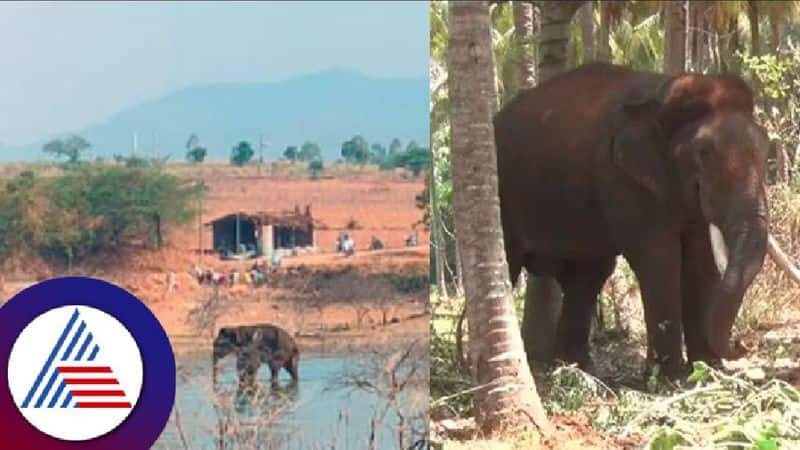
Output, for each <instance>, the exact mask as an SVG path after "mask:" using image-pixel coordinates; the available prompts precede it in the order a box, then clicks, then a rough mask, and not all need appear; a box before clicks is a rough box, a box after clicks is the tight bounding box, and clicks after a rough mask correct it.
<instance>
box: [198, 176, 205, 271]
mask: <svg viewBox="0 0 800 450" xmlns="http://www.w3.org/2000/svg"><path fill="white" fill-rule="evenodd" d="M201 183H202V182H201ZM197 252H198V253H197V254H198V257H197V266H198V267H201V268H202V267H203V253H204V251H203V194H202V193H200V194H199V195H198V196H197Z"/></svg>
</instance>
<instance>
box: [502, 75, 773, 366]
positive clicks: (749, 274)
mask: <svg viewBox="0 0 800 450" xmlns="http://www.w3.org/2000/svg"><path fill="white" fill-rule="evenodd" d="M494 125H495V139H496V143H497V155H498V175H499V192H500V206H501V216H502V221H503V232H504V236H505V242H506V253H507V258H508V263H509V270H510V272H511V277H512V280H514V282H516V279H517V277H518V275H519V273H520V271H521V269H522V268H523V267H524V268H525V269H526V270H527V272H528V273H529V274H531V275H532V278H533V280H532V282H533V283H534V286H533V288H534V289H533V290H534V292H539V293H541V294H542V295H538V296H535V297H533V298H532V299H529V300H528V301H527V302H526V303H527V304H526V305H525V318H524V320H523V323H524V324H525V325H524V326H526V327H528V328H529V330H528V333H527V338H526V339H527V342H526V349H527V351H528V353H529V355H531V356H532V358H533V359H536V360H551V359H553V358H554V357H558V358H560V359H564V360H566V361H570V362H578V363H579V364H580V365H582V366H583V367H591V359H590V357H589V347H588V338H589V328H590V324H591V319H592V317H593V314H594V311H595V306H596V302H597V298H598V294H599V293H600V290H601V289H602V286H603V284H604V282H605V280H606V278H608V276H609V275H610V274H611V272H612V271H613V269H614V264H615V261H616V259H615V258H616V256H617V255H620V254H621V255H623V256H624V257H625V259H626V260H627V261H628V262H629V264H630V266H631V268H632V269H633V271H634V273H635V274H636V277H637V279H638V281H639V286H640V288H641V292H642V299H643V303H644V311H645V322H646V325H647V343H648V365H649V366H651V367H652V366H653V365H659V366H660V367H661V370H662V371H663V372H664V373H666V374H667V375H669V376H673V377H674V376H678V375H679V374H680V373H682V370H683V368H684V365H683V347H682V344H683V341H684V340H685V344H686V348H687V354H688V358H689V360H690V361H696V360H705V361H709V362H712V363H713V362H717V361H718V360H719V358H729V357H731V356H732V355H733V354H734V350H733V349H732V346H731V343H730V341H731V330H732V327H733V323H734V320H735V318H736V315H737V314H738V311H739V308H740V306H741V303H742V298H743V296H744V293H745V291H746V289H747V287H748V286H749V285H750V283H751V281H752V280H753V277H754V276H755V275H756V273H758V271H759V270H760V269H761V266H762V264H763V261H764V255H765V252H766V245H767V228H768V211H767V199H766V195H765V188H764V183H765V176H766V173H765V172H766V156H767V148H768V139H767V136H766V134H765V133H764V131H763V130H762V128H761V127H760V126H759V125H758V124H756V122H755V121H754V119H753V94H752V91H751V90H750V88H749V87H748V86H747V84H746V83H745V82H744V81H743V80H742V79H741V78H739V77H738V76H735V75H714V76H711V75H695V74H683V75H678V76H668V75H662V74H657V73H647V72H639V71H634V70H630V69H627V68H623V67H618V66H613V65H609V64H602V63H595V64H588V65H585V66H582V67H579V68H577V69H575V70H572V71H569V72H566V73H563V74H561V75H559V76H556V77H554V78H552V79H550V80H548V81H546V82H544V83H542V84H541V85H539V86H537V87H536V88H533V89H530V90H527V91H524V92H522V93H521V94H519V95H518V96H517V97H516V98H514V99H513V100H512V101H510V102H509V103H508V104H507V105H506V106H505V107H504V108H503V109H502V110H501V111H500V112H499V113H498V114H497V115H496V117H495V120H494ZM556 282H557V283H556ZM559 287H560V290H561V291H563V299H561V298H560V296H561V293H560V292H559V289H558V288H559ZM559 310H560V311H559ZM523 332H524V333H525V331H524V330H523ZM534 335H535V338H534V339H532V342H531V339H530V337H531V336H534Z"/></svg>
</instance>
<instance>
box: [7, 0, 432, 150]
mask: <svg viewBox="0 0 800 450" xmlns="http://www.w3.org/2000/svg"><path fill="white" fill-rule="evenodd" d="M428 35H429V34H428V3H427V2H422V1H421V2H398V3H393V2H375V3H372V2H363V3H361V2H319V3H313V2H309V3H301V4H298V3H292V2H284V3H264V4H257V3H249V2H248V3H225V4H224V5H223V4H221V3H209V2H200V3H196V4H185V3H182V4H170V3H155V2H145V3H144V4H141V3H140V4H136V5H134V4H132V3H111V4H95V3H87V4H81V3H68V4H62V3H60V2H59V3H58V4H56V3H40V4H33V5H31V4H13V3H11V4H5V3H4V4H0V145H2V144H24V143H27V142H29V141H33V140H37V139H40V138H44V137H47V136H49V135H53V134H55V133H59V132H64V131H69V130H72V129H77V128H80V127H83V126H85V125H88V124H90V123H94V122H98V121H102V120H103V119H105V118H106V117H108V116H109V115H111V114H113V113H114V112H117V111H118V110H120V109H121V108H123V107H126V106H131V105H134V104H137V103H141V102H143V101H145V100H150V99H153V98H157V97H160V96H161V95H163V94H166V93H168V92H170V91H172V90H175V89H178V88H181V87H184V86H188V85H192V84H201V83H213V82H237V81H249V82H252V81H274V80H280V79H284V78H288V77H291V76H293V75H297V74H302V73H308V72H314V71H319V70H324V69H329V68H347V69H354V70H357V71H360V72H363V73H366V74H370V75H375V76H381V77H426V76H427V74H428Z"/></svg>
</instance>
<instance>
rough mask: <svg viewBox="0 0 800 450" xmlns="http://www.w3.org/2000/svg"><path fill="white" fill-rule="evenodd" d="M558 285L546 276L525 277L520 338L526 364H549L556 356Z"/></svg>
mask: <svg viewBox="0 0 800 450" xmlns="http://www.w3.org/2000/svg"><path fill="white" fill-rule="evenodd" d="M561 299H562V293H561V286H559V285H558V282H556V279H555V278H553V277H549V276H531V275H529V276H528V284H527V286H526V289H525V307H524V309H523V312H522V341H523V343H524V345H525V352H526V353H527V355H528V363H529V364H530V365H531V366H533V365H534V363H535V362H544V363H551V362H553V360H554V359H555V356H556V329H557V325H558V321H559V318H560V317H561Z"/></svg>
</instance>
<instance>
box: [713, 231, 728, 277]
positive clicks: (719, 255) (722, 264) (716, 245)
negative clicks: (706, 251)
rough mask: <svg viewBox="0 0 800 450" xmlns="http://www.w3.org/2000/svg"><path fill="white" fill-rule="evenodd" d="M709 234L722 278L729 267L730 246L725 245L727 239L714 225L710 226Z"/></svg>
mask: <svg viewBox="0 0 800 450" xmlns="http://www.w3.org/2000/svg"><path fill="white" fill-rule="evenodd" d="M708 234H709V237H710V238H711V253H713V254H714V263H716V265H717V270H718V271H719V276H720V278H722V276H723V275H724V274H725V269H726V268H727V267H728V246H727V245H725V237H724V236H722V232H721V231H720V230H719V228H718V227H717V226H716V225H714V224H713V223H710V224H708Z"/></svg>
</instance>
